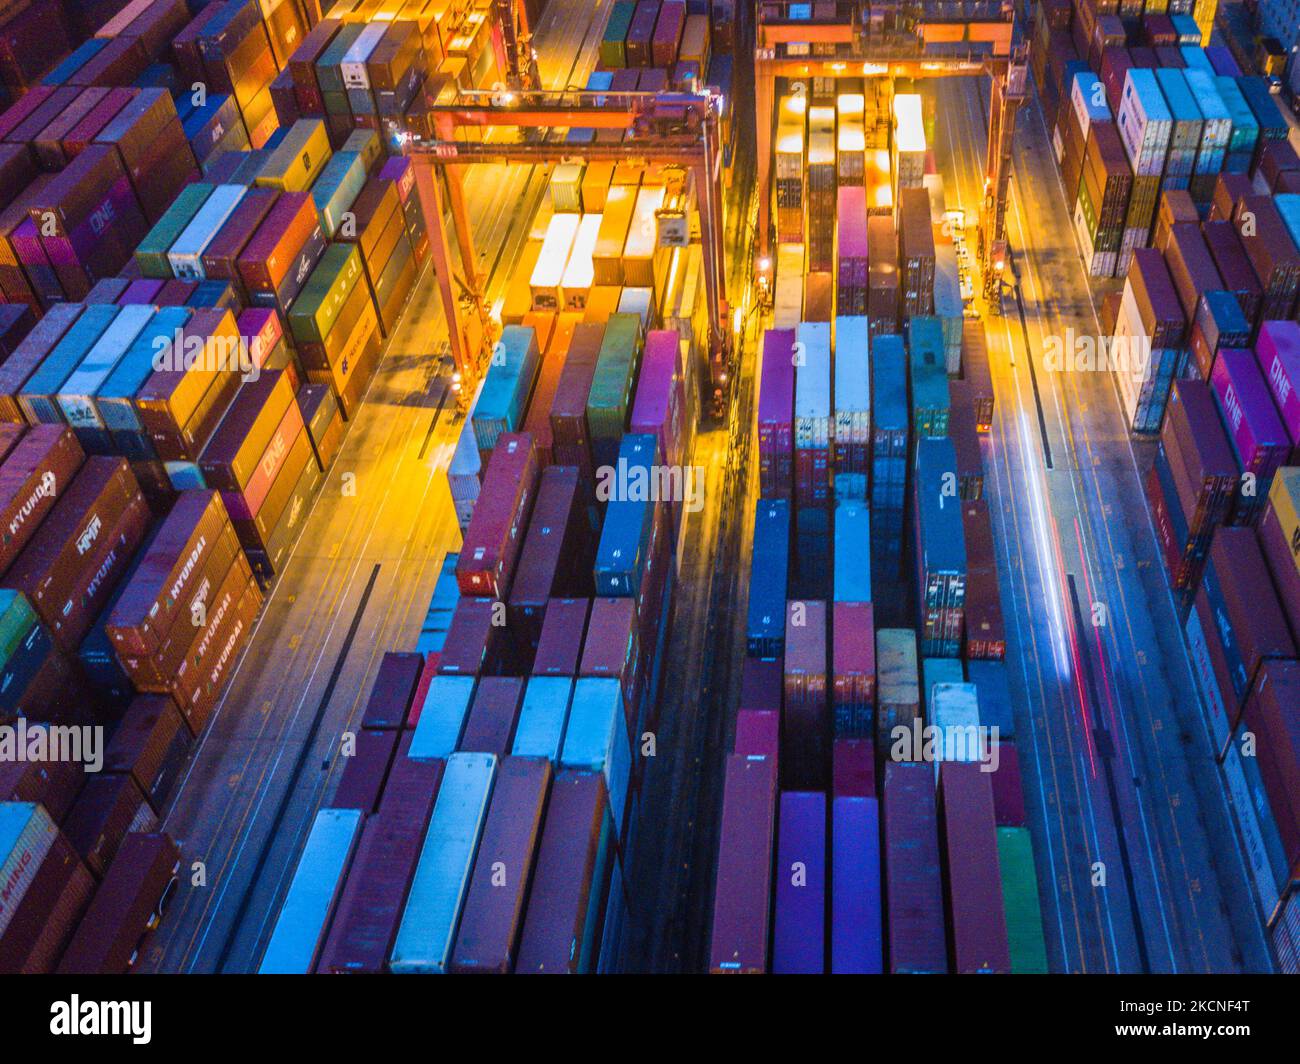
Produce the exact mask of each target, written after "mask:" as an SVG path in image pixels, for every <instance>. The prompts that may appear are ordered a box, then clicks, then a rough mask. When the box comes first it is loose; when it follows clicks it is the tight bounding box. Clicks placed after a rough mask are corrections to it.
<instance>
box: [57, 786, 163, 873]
mask: <svg viewBox="0 0 1300 1064" xmlns="http://www.w3.org/2000/svg"><path fill="white" fill-rule="evenodd" d="M157 822H158V818H157V816H156V815H155V813H154V811H153V809H152V808H150V806H149V803H148V802H146V801H145V798H144V794H143V793H142V792H141V791H140V787H139V785H138V784H137V783H136V782H135V779H134V778H132V777H131V776H129V775H108V774H105V775H98V776H90V777H88V778H87V780H86V785H85V786H84V787H83V788H82V789H81V796H80V797H79V798H78V799H77V801H76V803H75V804H74V805H73V807H72V811H71V812H69V813H68V819H67V821H66V822H65V823H64V825H63V830H64V831H65V832H66V833H67V836H68V841H69V842H71V843H72V845H73V846H74V847H76V849H77V852H78V853H79V854H81V856H82V857H83V858H84V859H85V862H86V864H87V865H88V866H89V868H90V870H91V871H92V872H94V873H95V874H96V875H97V876H100V877H103V875H104V873H105V872H106V871H107V870H108V866H109V865H110V864H112V862H113V857H114V855H115V854H116V853H117V850H118V847H119V846H121V845H122V840H123V839H125V838H126V836H127V835H128V834H130V833H131V832H133V831H152V830H153V829H154V827H155V826H156V824H157Z"/></svg>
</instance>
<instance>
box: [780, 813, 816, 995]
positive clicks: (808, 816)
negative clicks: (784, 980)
mask: <svg viewBox="0 0 1300 1064" xmlns="http://www.w3.org/2000/svg"><path fill="white" fill-rule="evenodd" d="M778 825H779V826H778V828H777V853H776V914H775V920H774V925H775V926H774V928H773V931H772V971H773V972H775V973H776V974H777V975H787V974H788V975H798V974H804V975H807V974H815V975H819V974H821V973H822V972H823V971H825V967H826V960H825V940H826V795H824V794H822V793H821V792H818V791H786V792H785V793H783V794H782V795H781V812H780V819H779V821H778Z"/></svg>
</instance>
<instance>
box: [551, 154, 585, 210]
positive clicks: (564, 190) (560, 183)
mask: <svg viewBox="0 0 1300 1064" xmlns="http://www.w3.org/2000/svg"><path fill="white" fill-rule="evenodd" d="M584 169H585V168H584V167H583V165H582V163H560V165H559V166H557V167H556V168H555V169H554V170H552V171H551V182H550V192H551V203H552V204H553V205H554V207H555V209H556V210H557V211H567V212H570V213H573V214H580V213H581V212H582V178H583V173H584Z"/></svg>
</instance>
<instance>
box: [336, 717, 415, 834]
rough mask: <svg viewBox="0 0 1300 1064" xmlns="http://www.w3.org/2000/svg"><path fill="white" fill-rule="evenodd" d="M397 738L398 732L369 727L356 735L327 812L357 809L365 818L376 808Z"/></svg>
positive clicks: (395, 748) (399, 733)
mask: <svg viewBox="0 0 1300 1064" xmlns="http://www.w3.org/2000/svg"><path fill="white" fill-rule="evenodd" d="M401 735H402V733H401V732H399V731H391V730H384V731H374V730H373V729H370V728H362V729H361V731H359V732H358V733H357V736H356V747H355V749H354V750H353V752H352V753H351V754H349V755H348V756H347V757H345V758H344V759H343V776H342V778H341V779H340V780H339V786H338V790H336V791H335V792H334V797H333V799H331V801H330V808H331V809H360V810H361V812H362V814H363V815H365V816H369V815H370V814H371V813H373V812H375V810H377V809H378V808H379V796H380V795H381V794H382V793H383V791H384V780H385V779H387V778H388V767H389V765H391V764H392V762H393V753H394V752H395V751H396V750H397V740H398V739H399V738H401Z"/></svg>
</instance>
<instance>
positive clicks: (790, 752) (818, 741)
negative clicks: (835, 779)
mask: <svg viewBox="0 0 1300 1064" xmlns="http://www.w3.org/2000/svg"><path fill="white" fill-rule="evenodd" d="M826 667H827V661H826V603H825V602H817V601H792V602H790V603H788V605H787V607H786V615H785V674H784V675H785V683H784V687H785V719H784V728H783V731H782V748H783V751H784V753H785V757H784V758H782V765H781V769H782V773H781V775H782V785H783V787H785V788H789V789H800V790H816V789H818V788H821V787H824V786H825V784H826V772H827V769H828V768H829V767H830V766H829V764H828V760H829V759H828V757H827V754H828V753H829V751H828V750H827V749H826V738H827V734H826V733H827V720H826Z"/></svg>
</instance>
